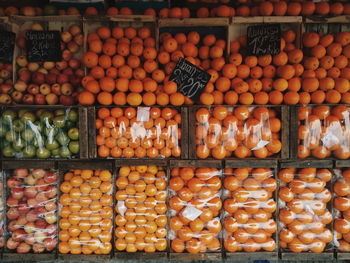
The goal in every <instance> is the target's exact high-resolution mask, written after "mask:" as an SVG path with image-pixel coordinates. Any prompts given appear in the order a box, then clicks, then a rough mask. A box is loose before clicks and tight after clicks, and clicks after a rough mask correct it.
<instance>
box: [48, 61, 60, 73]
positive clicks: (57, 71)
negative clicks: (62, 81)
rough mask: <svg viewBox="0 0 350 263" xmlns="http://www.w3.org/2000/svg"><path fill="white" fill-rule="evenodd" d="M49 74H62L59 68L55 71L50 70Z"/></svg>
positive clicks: (54, 69)
mask: <svg viewBox="0 0 350 263" xmlns="http://www.w3.org/2000/svg"><path fill="white" fill-rule="evenodd" d="M55 67H56V64H55ZM49 73H52V74H56V75H58V74H60V71H59V70H58V69H57V68H53V69H51V70H50V72H49Z"/></svg>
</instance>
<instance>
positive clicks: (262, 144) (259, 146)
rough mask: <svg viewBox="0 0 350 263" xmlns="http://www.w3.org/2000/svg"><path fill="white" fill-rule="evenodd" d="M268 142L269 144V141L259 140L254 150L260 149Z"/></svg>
mask: <svg viewBox="0 0 350 263" xmlns="http://www.w3.org/2000/svg"><path fill="white" fill-rule="evenodd" d="M267 144H269V141H264V140H261V141H259V142H258V145H257V146H255V147H254V148H253V149H252V150H253V151H254V150H259V149H261V148H263V147H265V145H267Z"/></svg>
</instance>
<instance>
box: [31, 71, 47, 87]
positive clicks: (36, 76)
mask: <svg viewBox="0 0 350 263" xmlns="http://www.w3.org/2000/svg"><path fill="white" fill-rule="evenodd" d="M32 81H33V82H34V83H36V84H38V85H41V84H43V83H44V82H45V74H43V73H41V72H34V73H33V75H32Z"/></svg>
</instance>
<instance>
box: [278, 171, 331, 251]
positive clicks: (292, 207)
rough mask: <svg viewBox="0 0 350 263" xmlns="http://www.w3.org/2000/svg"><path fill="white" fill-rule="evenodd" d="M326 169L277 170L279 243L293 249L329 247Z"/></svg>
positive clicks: (282, 247) (317, 249)
mask: <svg viewBox="0 0 350 263" xmlns="http://www.w3.org/2000/svg"><path fill="white" fill-rule="evenodd" d="M331 178H332V173H331V171H330V170H328V169H316V168H302V169H295V168H287V169H282V170H280V172H279V179H280V190H279V207H280V210H279V220H280V232H279V240H280V242H279V246H280V248H281V249H282V250H284V251H286V250H287V251H291V252H295V253H300V252H313V253H322V252H323V251H325V250H327V249H328V248H330V247H331V245H330V243H331V242H332V240H333V234H332V232H331V230H330V229H331V226H330V224H331V222H332V213H331V212H330V210H329V209H328V207H329V205H330V202H331V199H332V194H331V192H330V191H329V190H328V189H327V188H328V187H327V183H328V182H330V180H331Z"/></svg>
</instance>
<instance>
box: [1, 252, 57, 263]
mask: <svg viewBox="0 0 350 263" xmlns="http://www.w3.org/2000/svg"><path fill="white" fill-rule="evenodd" d="M2 259H3V260H4V261H11V262H30V261H32V262H39V261H53V260H55V259H56V253H54V252H53V253H51V254H48V253H42V254H33V253H29V254H17V253H8V252H6V253H4V254H3V257H2Z"/></svg>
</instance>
